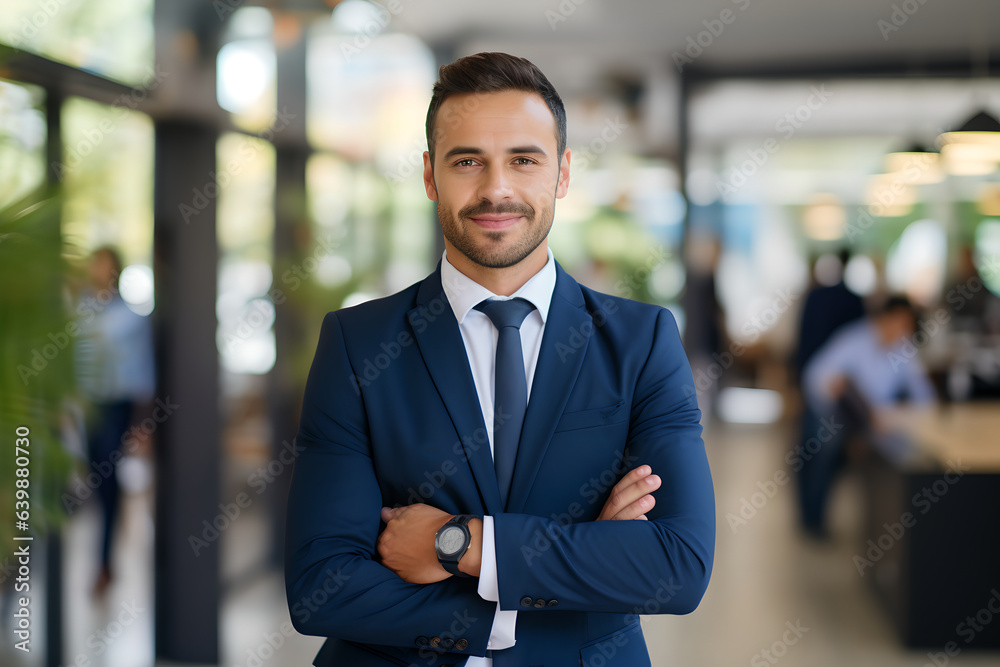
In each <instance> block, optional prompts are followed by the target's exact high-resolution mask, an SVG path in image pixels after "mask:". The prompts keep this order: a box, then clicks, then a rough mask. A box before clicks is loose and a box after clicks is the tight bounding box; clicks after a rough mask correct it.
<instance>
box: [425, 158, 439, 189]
mask: <svg viewBox="0 0 1000 667" xmlns="http://www.w3.org/2000/svg"><path fill="white" fill-rule="evenodd" d="M424 190H425V191H426V192H427V198H428V199H430V200H431V201H437V200H438V193H437V186H436V185H434V163H433V162H432V161H431V154H430V153H429V152H427V151H424Z"/></svg>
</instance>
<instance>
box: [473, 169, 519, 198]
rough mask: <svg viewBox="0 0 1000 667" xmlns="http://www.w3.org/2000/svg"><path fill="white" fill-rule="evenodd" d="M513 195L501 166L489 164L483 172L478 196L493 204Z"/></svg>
mask: <svg viewBox="0 0 1000 667" xmlns="http://www.w3.org/2000/svg"><path fill="white" fill-rule="evenodd" d="M513 195H514V191H513V189H512V187H511V183H510V179H509V177H508V174H507V173H506V170H505V169H504V168H503V166H498V165H494V166H490V167H488V168H487V169H486V170H484V172H483V181H482V183H481V185H480V187H479V197H480V198H481V199H485V200H488V201H490V202H493V203H494V204H496V203H499V202H500V201H502V200H504V199H510V198H512V197H513Z"/></svg>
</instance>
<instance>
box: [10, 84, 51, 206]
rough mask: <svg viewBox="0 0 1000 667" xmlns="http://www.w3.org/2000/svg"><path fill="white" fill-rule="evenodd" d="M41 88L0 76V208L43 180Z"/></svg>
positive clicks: (36, 186) (43, 126)
mask: <svg viewBox="0 0 1000 667" xmlns="http://www.w3.org/2000/svg"><path fill="white" fill-rule="evenodd" d="M43 102H44V92H43V91H42V89H41V88H37V87H35V86H27V85H23V84H18V83H12V82H10V81H3V80H0V208H3V207H5V206H7V205H8V204H10V203H11V202H13V201H16V200H17V199H20V198H21V197H24V196H25V195H26V194H28V193H29V192H30V191H31V190H34V189H36V188H38V187H40V186H41V185H42V184H43V183H44V182H45V135H46V131H45V113H44V112H43V111H42V104H43Z"/></svg>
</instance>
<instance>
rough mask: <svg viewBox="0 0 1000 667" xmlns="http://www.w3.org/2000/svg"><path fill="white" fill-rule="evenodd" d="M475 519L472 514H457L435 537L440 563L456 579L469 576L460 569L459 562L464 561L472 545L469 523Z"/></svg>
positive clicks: (435, 547) (435, 546) (435, 548)
mask: <svg viewBox="0 0 1000 667" xmlns="http://www.w3.org/2000/svg"><path fill="white" fill-rule="evenodd" d="M474 518H475V517H473V516H472V515H471V514H457V515H455V516H453V517H452V518H451V519H450V520H449V521H448V523H446V524H444V525H443V526H441V528H440V529H439V530H438V532H437V535H435V536H434V550H435V551H437V557H438V562H439V563H441V567H443V568H444V569H445V570H447V571H448V572H450V573H452V574H454V575H455V576H456V577H468V576H469V575H467V574H466V573H465V572H462V571H461V570H459V569H458V561H460V560H462V556H464V555H465V552H466V551H468V550H469V546H470V545H471V544H472V533H470V532H469V522H470V521H472V519H474Z"/></svg>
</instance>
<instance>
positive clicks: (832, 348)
mask: <svg viewBox="0 0 1000 667" xmlns="http://www.w3.org/2000/svg"><path fill="white" fill-rule="evenodd" d="M908 342H909V341H908V339H901V340H898V341H896V342H894V343H892V344H890V345H886V344H885V343H884V342H883V341H882V340H881V336H880V335H879V330H878V327H877V326H876V325H875V323H874V322H872V321H871V320H870V319H868V318H865V319H862V320H858V321H856V322H852V323H850V324H845V325H844V326H843V327H841V328H840V329H839V330H838V331H837V332H836V333H834V334H833V336H832V337H831V338H830V340H829V341H827V342H826V344H825V345H823V347H822V348H820V349H819V350H818V351H817V352H816V353H815V355H814V356H813V357H812V359H811V360H810V361H809V363H808V364H806V367H805V370H804V372H803V376H802V377H803V383H802V388H803V391H804V393H805V399H806V403H807V404H808V405H809V407H810V408H812V410H813V411H814V412H829V411H830V410H831V409H832V408H833V407H834V405H835V403H836V401H835V399H834V397H833V395H832V394H831V392H830V385H831V383H833V381H834V380H835V379H836V378H837V377H844V378H846V379H848V380H850V381H851V382H852V383H853V384H854V386H855V387H856V388H857V389H858V391H859V392H860V393H861V395H862V396H863V397H864V398H865V399H866V400H867V401H868V403H869V405H871V406H872V407H873V408H879V407H884V406H888V405H891V404H893V403H896V402H898V401H899V399H900V398H902V397H905V398H906V399H907V400H908V401H910V402H912V403H916V404H928V403H932V402H933V401H934V400H935V398H936V394H935V392H934V387H933V386H932V385H931V383H930V380H928V379H927V373H926V371H925V370H924V367H923V364H921V363H920V360H919V358H918V357H917V355H916V354H914V349H913V347H912V342H909V344H908Z"/></svg>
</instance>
